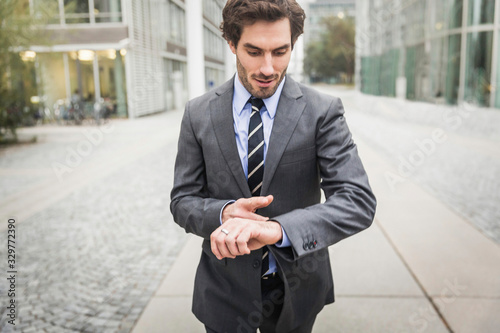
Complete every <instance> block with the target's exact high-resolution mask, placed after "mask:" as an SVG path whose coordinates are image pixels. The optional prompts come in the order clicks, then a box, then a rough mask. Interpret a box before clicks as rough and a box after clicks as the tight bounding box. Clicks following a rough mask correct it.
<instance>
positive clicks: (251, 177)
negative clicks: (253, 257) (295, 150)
mask: <svg viewBox="0 0 500 333" xmlns="http://www.w3.org/2000/svg"><path fill="white" fill-rule="evenodd" d="M250 103H251V104H252V113H251V115H250V124H249V126H248V186H249V187H250V191H251V192H252V196H259V195H260V189H261V187H262V178H263V176H264V129H263V128H262V118H261V116H260V110H261V109H262V106H264V102H263V101H262V99H260V98H253V97H251V98H250ZM263 251H264V252H263V253H262V267H261V275H262V276H264V275H266V274H267V272H268V271H269V249H268V248H267V246H265V247H264V248H263Z"/></svg>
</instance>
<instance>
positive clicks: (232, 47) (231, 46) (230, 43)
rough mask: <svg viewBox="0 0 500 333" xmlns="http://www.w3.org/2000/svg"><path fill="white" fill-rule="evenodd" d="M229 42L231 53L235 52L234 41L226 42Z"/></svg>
mask: <svg viewBox="0 0 500 333" xmlns="http://www.w3.org/2000/svg"><path fill="white" fill-rule="evenodd" d="M227 43H228V44H229V48H230V49H231V52H233V54H236V46H234V43H233V42H232V41H229V42H227Z"/></svg>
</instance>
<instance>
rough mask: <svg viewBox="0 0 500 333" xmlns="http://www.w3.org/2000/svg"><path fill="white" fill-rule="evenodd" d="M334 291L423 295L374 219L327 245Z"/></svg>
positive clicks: (353, 293)
mask: <svg viewBox="0 0 500 333" xmlns="http://www.w3.org/2000/svg"><path fill="white" fill-rule="evenodd" d="M330 258H331V261H332V270H333V278H334V281H335V293H336V295H339V296H342V295H360V296H361V295H363V296H368V295H370V296H382V295H383V296H422V297H423V296H424V295H423V293H422V291H421V290H420V288H419V287H418V285H417V283H416V282H415V280H414V279H413V277H412V276H411V274H410V273H409V272H408V270H407V268H406V267H405V266H404V264H403V263H402V262H401V259H400V258H399V257H398V255H397V254H396V253H395V251H394V249H393V248H392V247H391V245H390V244H389V243H388V242H387V239H386V238H385V236H384V235H383V234H382V232H381V231H380V227H379V226H378V224H377V223H373V225H372V226H371V227H370V228H368V229H367V230H365V231H363V232H361V233H359V234H357V235H354V236H353V237H350V238H348V239H345V240H343V241H342V242H340V243H338V244H335V245H334V246H332V247H330Z"/></svg>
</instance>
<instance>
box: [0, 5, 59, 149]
mask: <svg viewBox="0 0 500 333" xmlns="http://www.w3.org/2000/svg"><path fill="white" fill-rule="evenodd" d="M29 3H30V1H29V0H1V1H0V141H2V140H3V138H4V136H5V135H6V134H7V133H8V132H9V131H10V132H11V134H12V136H13V139H14V141H17V134H16V128H17V126H18V125H19V124H20V123H21V121H22V117H23V112H24V111H25V110H26V107H28V106H29V97H30V96H32V95H33V94H32V92H33V91H34V90H36V87H34V86H33V85H32V84H30V82H29V80H25V78H26V76H30V75H31V76H33V75H34V73H33V71H34V66H33V65H30V64H28V63H26V62H25V61H23V59H22V58H21V52H22V51H26V50H29V47H30V46H31V45H33V44H36V45H46V44H48V43H49V42H48V37H47V34H46V32H45V31H44V29H43V26H44V25H45V24H46V23H47V19H48V18H49V17H50V13H51V12H52V13H53V10H54V8H53V7H54V6H53V1H45V0H38V1H36V4H37V8H32V9H35V10H30V4H29ZM32 13H37V14H36V15H34V14H32Z"/></svg>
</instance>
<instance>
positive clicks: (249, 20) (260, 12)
mask: <svg viewBox="0 0 500 333" xmlns="http://www.w3.org/2000/svg"><path fill="white" fill-rule="evenodd" d="M284 18H288V19H289V20H290V30H291V31H292V36H291V42H292V46H293V44H295V42H296V41H297V38H299V36H300V35H301V34H302V33H303V32H304V20H305V18H306V14H305V13H304V10H303V9H302V7H300V5H299V4H298V3H297V2H296V1H295V0H228V1H227V3H226V6H225V7H224V9H223V10H222V23H221V24H220V29H221V31H222V37H224V38H225V39H226V40H227V41H228V42H232V43H233V44H234V46H235V47H236V46H238V42H239V41H240V37H241V33H242V32H243V28H244V27H245V26H246V25H252V24H254V23H255V22H256V21H257V20H264V21H268V22H275V21H278V20H281V19H284Z"/></svg>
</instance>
